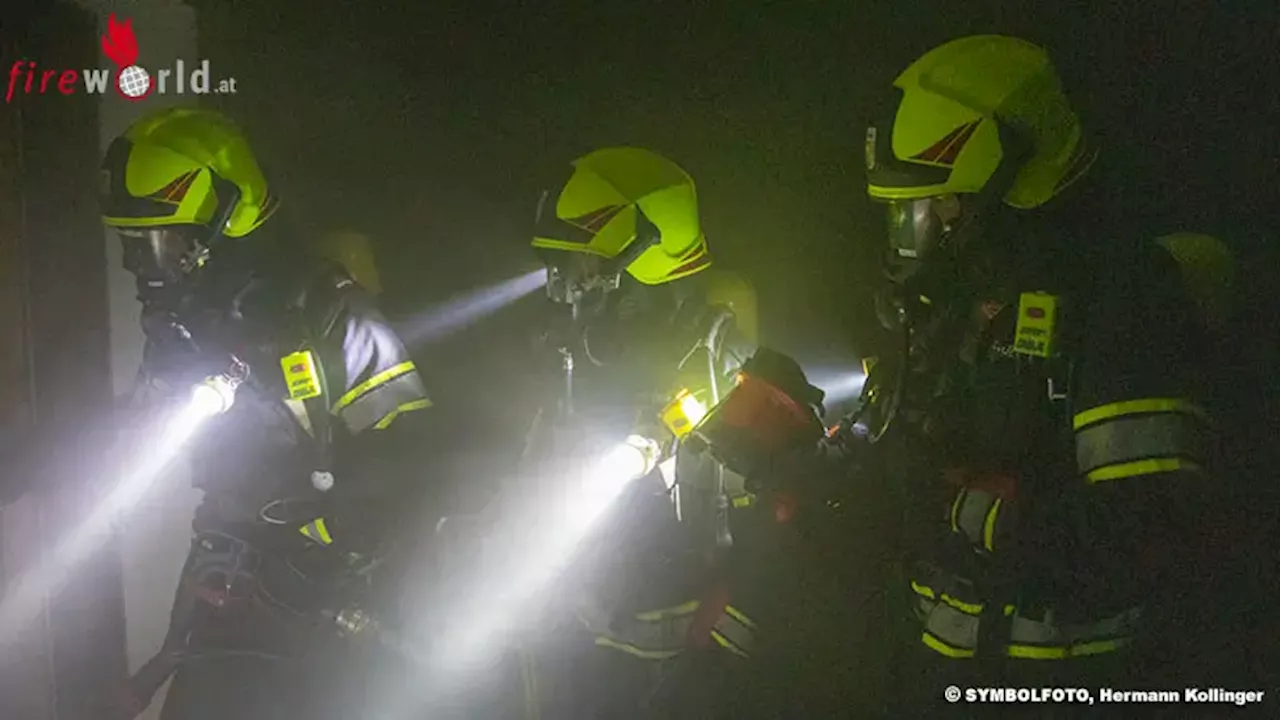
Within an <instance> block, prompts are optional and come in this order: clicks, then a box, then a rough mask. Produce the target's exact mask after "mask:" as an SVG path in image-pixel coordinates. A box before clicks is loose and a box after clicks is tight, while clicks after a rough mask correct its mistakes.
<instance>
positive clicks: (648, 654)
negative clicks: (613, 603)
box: [596, 635, 683, 660]
mask: <svg viewBox="0 0 1280 720" xmlns="http://www.w3.org/2000/svg"><path fill="white" fill-rule="evenodd" d="M596 645H599V646H600V647H607V648H613V649H614V650H620V651H622V652H624V653H626V654H628V655H634V656H635V657H638V658H641V659H642V660H669V659H671V658H673V657H675V656H677V655H679V654H680V653H681V652H683V651H682V650H641V649H640V648H638V647H636V646H635V645H630V644H627V643H622V642H618V641H617V640H613V639H611V638H607V637H604V636H603V635H598V636H596Z"/></svg>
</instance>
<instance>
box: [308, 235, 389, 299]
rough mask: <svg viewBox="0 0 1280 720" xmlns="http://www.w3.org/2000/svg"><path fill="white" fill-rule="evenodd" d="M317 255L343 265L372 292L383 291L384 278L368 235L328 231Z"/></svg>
mask: <svg viewBox="0 0 1280 720" xmlns="http://www.w3.org/2000/svg"><path fill="white" fill-rule="evenodd" d="M316 255H317V256H318V257H321V258H323V259H325V260H330V261H333V262H336V263H338V264H339V265H341V266H342V267H343V268H344V269H345V270H346V271H347V272H348V273H350V274H351V277H352V279H354V280H355V281H356V283H358V284H359V285H360V287H362V288H364V289H365V290H367V291H369V292H370V293H372V294H374V295H379V294H381V293H382V278H381V276H380V274H379V273H378V263H377V260H376V259H375V257H374V253H373V243H372V242H371V241H370V240H369V236H368V235H365V234H363V233H358V232H351V231H339V232H330V233H326V234H325V235H323V236H321V238H320V241H319V242H318V243H317V245H316Z"/></svg>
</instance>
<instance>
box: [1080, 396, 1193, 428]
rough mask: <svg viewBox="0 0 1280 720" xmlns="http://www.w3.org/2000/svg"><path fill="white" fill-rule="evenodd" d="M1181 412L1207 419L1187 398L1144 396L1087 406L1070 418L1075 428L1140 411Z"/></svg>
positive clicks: (1135, 413) (1139, 412) (1136, 413)
mask: <svg viewBox="0 0 1280 720" xmlns="http://www.w3.org/2000/svg"><path fill="white" fill-rule="evenodd" d="M1162 412H1163V413H1183V414H1185V415H1194V416H1196V417H1198V418H1200V419H1202V420H1207V419H1208V414H1207V413H1206V412H1205V411H1204V410H1203V409H1202V408H1200V407H1199V406H1198V405H1196V404H1195V403H1192V402H1190V401H1189V400H1181V399H1178V398H1146V399H1144V400H1125V401H1124V402H1117V403H1111V404H1110V405H1099V406H1098V407H1095V408H1089V409H1088V410H1085V411H1083V412H1079V413H1076V415H1075V418H1073V420H1072V425H1073V426H1074V427H1075V429H1076V430H1079V429H1080V428H1082V427H1085V426H1087V425H1092V424H1094V423H1096V422H1101V421H1103V420H1110V419H1112V418H1116V417H1121V416H1123V415H1138V414H1141V413H1162Z"/></svg>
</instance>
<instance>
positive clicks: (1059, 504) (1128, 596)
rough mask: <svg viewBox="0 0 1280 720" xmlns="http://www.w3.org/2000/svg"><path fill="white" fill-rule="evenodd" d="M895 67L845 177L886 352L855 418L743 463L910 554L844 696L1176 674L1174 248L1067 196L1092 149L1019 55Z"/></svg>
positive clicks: (1192, 397) (1180, 644)
mask: <svg viewBox="0 0 1280 720" xmlns="http://www.w3.org/2000/svg"><path fill="white" fill-rule="evenodd" d="M894 85H895V88H896V90H897V92H896V93H895V95H894V103H893V106H892V111H891V113H889V114H888V115H887V117H886V118H885V121H884V122H881V123H876V124H873V125H872V126H871V127H869V128H868V129H867V133H866V170H867V177H868V185H867V190H868V194H869V195H870V197H871V199H872V200H873V201H875V202H877V203H881V204H883V206H884V208H885V212H886V214H887V219H888V241H889V242H888V247H887V248H886V255H885V257H886V263H885V275H886V280H887V282H886V283H885V289H884V291H883V292H881V293H880V294H879V298H878V303H877V305H878V308H879V309H880V311H881V312H880V313H879V314H880V315H881V317H882V321H883V322H884V323H885V324H886V326H887V327H888V328H890V329H891V330H892V331H893V332H894V333H895V334H896V335H898V336H899V337H900V341H899V342H900V347H901V348H902V351H901V354H900V356H899V357H897V358H892V357H886V358H884V359H883V360H882V361H881V362H879V363H877V364H876V366H875V367H874V368H873V371H872V373H871V377H870V378H869V379H868V381H867V384H866V387H865V389H864V400H865V402H864V403H863V407H864V409H863V411H862V415H861V416H860V417H858V418H853V420H856V422H853V423H847V424H845V425H844V426H843V427H844V429H843V430H841V431H840V432H838V433H836V434H835V435H834V436H832V437H829V438H826V439H823V440H821V441H819V442H817V443H815V444H812V445H808V446H806V447H804V448H801V449H797V450H793V451H791V452H780V453H777V454H775V456H774V457H773V458H772V460H771V465H770V467H768V468H766V469H763V470H754V471H751V472H750V473H749V474H750V475H751V486H756V485H759V486H760V487H762V488H778V487H788V486H795V485H797V484H798V485H800V486H803V487H804V488H805V489H806V491H807V492H810V493H818V494H819V495H821V494H823V493H830V494H831V495H832V496H833V497H842V498H843V499H844V500H845V501H846V504H847V503H848V502H849V501H850V500H852V501H853V502H857V503H861V504H866V503H872V504H875V503H878V502H879V501H878V500H875V498H877V497H888V498H890V500H888V501H886V507H891V508H895V509H894V510H892V512H889V513H888V516H889V517H892V518H895V523H896V524H895V528H894V529H893V531H892V534H893V536H894V537H893V538H892V539H891V542H887V541H886V538H884V537H879V536H876V534H874V533H869V532H865V531H864V532H862V533H861V534H860V535H859V536H858V540H857V542H854V543H851V544H853V545H860V546H862V547H863V548H865V549H866V551H867V552H872V551H877V550H879V549H881V548H885V547H886V545H890V546H891V547H892V549H886V550H884V552H886V553H890V554H892V553H894V552H897V551H901V552H903V553H904V554H906V556H907V557H910V558H912V561H911V562H909V563H904V564H903V577H902V579H901V582H900V583H896V584H894V586H893V588H891V590H890V592H889V593H888V597H889V599H890V605H891V606H892V607H896V608H898V610H899V612H898V613H897V616H898V617H900V618H902V619H903V623H902V624H899V625H897V626H896V627H899V628H905V630H903V631H902V632H901V634H900V635H898V636H896V637H897V640H898V643H897V644H896V647H897V652H895V653H893V654H880V655H879V656H878V657H876V658H875V660H874V661H870V660H867V659H865V658H864V659H863V660H862V662H857V658H859V657H861V655H859V654H858V653H859V651H858V650H857V649H850V650H849V658H846V659H844V660H843V661H840V662H836V663H833V665H839V664H844V665H857V666H859V667H860V668H861V670H860V672H861V673H863V674H864V675H865V676H867V678H868V679H867V681H868V682H873V683H874V682H875V681H873V680H871V679H870V676H871V675H873V674H876V675H884V674H885V673H888V674H889V675H890V677H891V679H892V681H893V685H894V686H895V687H894V688H890V689H889V690H888V691H887V693H888V695H889V697H887V698H886V701H885V703H884V704H883V705H881V704H876V705H872V706H869V707H867V708H864V711H865V713H866V714H879V713H881V712H884V713H888V714H889V715H891V716H894V717H923V716H925V715H926V714H929V713H930V711H931V708H932V706H935V705H936V706H946V705H947V704H948V702H947V701H946V699H945V698H944V689H945V688H946V687H947V686H949V685H955V686H958V687H961V688H963V687H974V686H990V687H1033V686H1034V687H1039V686H1042V685H1049V686H1057V687H1089V688H1093V689H1094V692H1095V696H1096V689H1097V688H1099V687H1102V686H1110V687H1181V685H1179V684H1177V682H1178V680H1180V679H1185V680H1188V681H1193V680H1195V678H1194V677H1187V676H1186V675H1180V674H1179V669H1178V668H1179V664H1180V663H1181V662H1182V661H1183V660H1184V659H1185V658H1186V656H1187V653H1188V652H1189V651H1191V650H1192V649H1193V646H1192V645H1191V644H1190V642H1189V640H1188V637H1189V636H1190V634H1191V630H1192V628H1193V627H1194V626H1195V621H1196V620H1197V616H1196V615H1195V614H1194V613H1193V612H1192V611H1191V609H1190V608H1188V607H1187V605H1188V604H1190V603H1188V602H1186V599H1187V598H1190V597H1196V595H1195V594H1194V593H1192V592H1191V588H1190V585H1192V584H1194V582H1195V578H1196V574H1195V573H1194V572H1193V565H1194V563H1195V558H1196V555H1195V552H1194V550H1195V549H1196V548H1197V546H1198V541H1197V532H1199V529H1198V528H1199V523H1198V521H1197V511H1198V508H1199V507H1200V504H1201V500H1202V498H1203V495H1202V493H1203V491H1204V488H1205V487H1206V485H1208V484H1209V481H1208V480H1207V479H1206V474H1207V473H1208V471H1209V468H1210V467H1211V463H1212V461H1213V460H1214V454H1215V452H1214V444H1213V440H1212V435H1211V432H1210V429H1209V428H1210V426H1209V423H1208V419H1207V412H1206V409H1205V408H1206V405H1205V403H1204V401H1203V397H1202V396H1203V389H1202V388H1201V387H1200V384H1199V382H1198V371H1197V364H1198V362H1199V361H1200V359H1201V357H1202V349H1203V348H1204V347H1205V346H1206V342H1207V341H1206V335H1205V333H1204V332H1203V328H1202V327H1201V326H1200V325H1199V324H1198V323H1197V322H1196V317H1197V315H1196V310H1195V307H1194V303H1193V301H1192V298H1191V297H1190V296H1189V294H1188V293H1187V292H1186V291H1185V288H1184V286H1183V285H1182V282H1181V278H1180V277H1179V269H1178V265H1177V263H1176V262H1175V261H1174V257H1173V256H1172V255H1171V252H1166V251H1165V250H1163V249H1162V248H1161V246H1160V245H1157V244H1156V243H1155V242H1153V241H1152V239H1151V238H1145V239H1144V238H1142V237H1141V236H1137V235H1134V236H1128V237H1126V235H1125V231H1124V228H1125V227H1126V226H1125V225H1124V224H1123V220H1124V214H1123V212H1118V213H1113V214H1108V213H1107V212H1106V211H1105V198H1103V199H1102V200H1100V201H1099V204H1097V205H1094V204H1091V202H1092V201H1093V200H1095V199H1097V198H1098V196H1096V195H1095V196H1091V195H1090V194H1089V192H1088V190H1089V188H1088V186H1087V183H1082V182H1079V181H1080V180H1081V178H1082V177H1084V176H1085V174H1086V171H1088V170H1089V169H1090V167H1091V166H1092V165H1093V163H1094V160H1095V158H1096V156H1097V152H1096V150H1095V148H1094V147H1093V146H1092V145H1091V144H1090V143H1089V140H1088V137H1087V136H1086V134H1085V132H1084V130H1083V128H1082V126H1081V123H1080V122H1079V120H1078V118H1077V116H1076V114H1075V113H1074V111H1073V110H1072V109H1071V106H1070V105H1069V103H1068V101H1067V98H1066V96H1065V95H1064V93H1063V91H1062V89H1061V87H1060V84H1059V80H1058V78H1057V76H1056V74H1055V71H1054V68H1053V66H1052V64H1051V62H1050V59H1049V57H1048V56H1047V54H1046V53H1045V51H1044V50H1042V49H1041V48H1039V47H1037V46H1035V45H1032V44H1031V43H1028V42H1025V41H1022V40H1019V39H1015V38H1010V37H1000V36H975V37H966V38H962V39H958V40H955V41H952V42H949V43H946V44H944V45H942V46H940V47H938V48H936V49H934V50H932V51H930V52H928V53H927V54H925V55H924V56H922V57H921V58H920V59H918V60H917V61H916V62H914V63H913V64H912V65H911V66H910V67H909V68H907V69H906V70H905V71H904V72H903V73H902V74H901V75H899V76H898V78H897V80H896V81H895V83H894ZM1121 210H1123V209H1121ZM1166 244H1167V243H1166ZM897 518H901V520H900V521H897V520H896V519H897ZM850 532H855V533H856V532H858V530H857V529H852V530H850ZM851 606H854V604H853V603H851ZM852 622H862V621H860V620H856V619H855V620H853V621H852ZM886 627H894V626H891V625H889V624H886ZM828 634H832V633H830V631H829V630H828ZM848 634H849V632H848V631H846V632H845V633H844V635H848ZM811 636H812V634H811ZM807 679H808V678H796V681H797V683H802V682H804V681H805V680H807ZM880 680H883V678H880ZM799 687H803V685H799ZM809 694H810V696H813V695H816V693H815V692H810V693H809ZM838 695H839V693H833V694H832V697H838ZM789 702H790V703H791V704H788V705H786V710H790V711H794V709H795V708H798V707H804V706H802V705H800V704H799V703H800V699H799V698H797V697H794V696H793V697H792V698H791V699H790V701H789ZM808 707H810V708H811V706H808ZM932 709H937V708H932ZM786 710H784V711H783V713H782V714H783V715H785V714H786ZM824 712H839V709H838V707H828V708H825V709H824Z"/></svg>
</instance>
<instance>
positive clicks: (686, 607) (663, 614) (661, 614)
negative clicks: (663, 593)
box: [636, 600, 702, 622]
mask: <svg viewBox="0 0 1280 720" xmlns="http://www.w3.org/2000/svg"><path fill="white" fill-rule="evenodd" d="M701 605H702V603H700V602H698V601H697V600H690V601H689V602H687V603H683V604H680V605H676V606H675V607H669V608H663V609H661V610H649V611H647V612H642V613H637V614H636V619H637V620H639V621H641V622H657V621H659V620H662V619H664V618H673V617H680V616H681V615H691V614H693V613H695V612H697V611H698V608H699V607H700V606H701Z"/></svg>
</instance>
